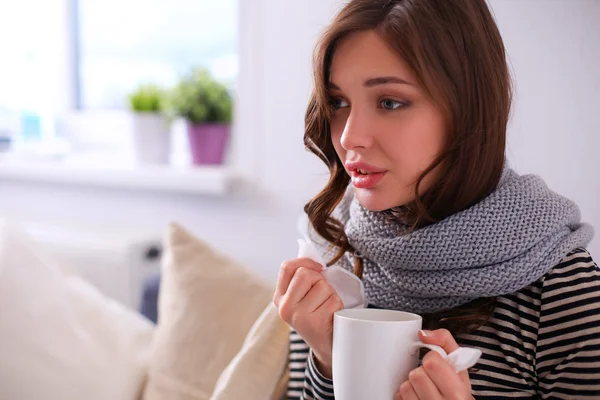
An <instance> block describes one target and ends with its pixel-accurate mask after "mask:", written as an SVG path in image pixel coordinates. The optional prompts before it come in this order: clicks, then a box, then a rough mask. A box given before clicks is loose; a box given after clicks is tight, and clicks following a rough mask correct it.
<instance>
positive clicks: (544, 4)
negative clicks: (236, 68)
mask: <svg viewBox="0 0 600 400" xmlns="http://www.w3.org/2000/svg"><path fill="white" fill-rule="evenodd" d="M248 3H252V4H251V5H250V4H248ZM338 4H340V1H337V0H304V1H288V0H286V1H281V0H252V1H251V2H250V1H249V0H247V4H246V5H245V6H244V12H243V15H245V17H243V18H242V44H243V46H242V48H241V52H242V69H243V71H242V76H241V78H240V91H241V94H240V102H239V107H238V112H239V115H238V117H239V119H238V122H237V141H236V143H235V160H236V163H237V165H238V166H239V167H240V168H241V169H242V170H243V171H245V173H246V174H247V176H248V177H249V180H248V181H247V183H246V184H245V185H244V186H243V187H241V188H239V190H237V191H236V193H235V194H233V195H232V196H230V197H227V198H224V199H222V198H210V197H191V196H168V195H153V194H148V193H144V192H121V191H109V190H96V189H84V188H74V187H57V186H51V185H29V184H10V183H5V182H2V183H1V184H0V210H2V211H3V212H4V213H7V214H14V215H30V216H33V217H35V218H43V219H57V220H58V219H68V220H79V221H84V222H85V221H87V222H89V223H92V224H99V225H107V224H109V225H114V226H120V225H124V226H126V227H127V229H133V228H136V229H144V230H148V229H150V230H161V229H163V228H164V226H165V224H167V223H168V221H171V220H177V221H179V222H180V223H182V224H184V225H185V226H188V227H189V228H190V229H191V230H192V231H194V232H195V233H197V234H198V235H199V236H201V237H203V238H205V239H207V240H209V241H210V242H212V243H214V244H215V245H216V246H217V247H219V248H220V249H222V250H224V251H226V252H228V253H230V254H232V255H233V256H234V257H236V258H238V259H240V260H243V261H245V262H246V263H247V264H248V265H249V266H251V267H252V268H255V269H256V270H258V271H260V272H261V273H262V274H263V275H264V276H266V277H268V278H270V279H274V278H275V276H276V274H277V269H278V267H279V264H280V263H281V261H282V260H284V259H286V258H290V257H294V256H295V253H296V243H295V239H296V237H297V234H296V227H295V225H296V218H297V216H298V214H299V213H300V211H301V208H302V206H303V204H304V203H305V202H306V201H307V200H308V199H309V198H310V197H311V196H312V195H313V194H314V193H315V192H316V191H317V190H318V189H319V188H320V187H321V186H322V185H323V184H324V182H325V180H326V175H325V169H324V167H323V166H321V165H320V162H319V161H318V160H317V159H316V157H314V156H312V155H310V154H308V153H307V152H305V151H304V148H303V143H302V135H303V118H304V108H305V105H306V102H307V99H308V95H309V92H310V84H311V77H310V65H311V60H310V57H311V54H312V46H313V42H314V40H315V38H316V36H317V35H318V33H319V32H320V31H321V29H322V28H323V26H324V25H325V24H326V22H327V21H328V20H329V18H330V17H331V16H332V15H333V12H334V10H335V7H336V6H337V5H338ZM491 4H492V6H493V8H494V10H495V12H496V15H497V17H498V20H499V24H500V27H501V31H502V34H503V35H504V37H505V40H506V45H507V47H508V51H509V54H510V57H511V61H512V64H513V67H514V72H515V75H516V80H517V87H518V90H517V102H516V105H515V112H514V118H513V121H512V124H511V127H510V135H509V138H510V140H509V148H510V158H511V160H512V161H513V164H514V165H515V166H516V168H517V170H518V171H519V172H535V173H539V174H541V175H542V176H543V177H544V178H546V179H547V180H548V182H549V184H550V185H551V187H553V188H554V189H555V190H557V191H558V192H561V193H563V194H566V195H567V196H569V197H571V198H573V199H575V200H576V201H577V202H578V203H579V204H580V205H581V207H582V210H583V215H584V219H585V220H587V221H590V222H591V223H593V224H594V225H595V226H596V227H598V229H600V209H599V207H598V204H599V203H600V201H599V200H600V180H599V179H598V178H597V176H596V175H597V173H598V172H600V168H599V167H598V161H597V159H596V154H595V153H596V152H595V150H596V149H598V148H600V113H598V112H595V111H596V110H597V109H599V108H600V98H599V97H598V96H597V95H596V93H598V92H599V91H600V69H598V67H597V66H598V65H599V63H600V46H598V43H600V27H599V26H598V25H595V24H594V22H595V21H594V20H595V18H597V17H599V16H600V3H599V2H595V1H592V0H590V1H585V0H580V1H571V0H561V1H558V0H554V1H535V0H518V1H517V0H512V1H511V0H494V1H492V2H491ZM590 249H591V250H592V252H593V253H595V254H597V258H600V241H599V240H598V239H596V240H595V242H594V243H593V244H592V246H590Z"/></svg>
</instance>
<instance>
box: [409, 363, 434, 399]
mask: <svg viewBox="0 0 600 400" xmlns="http://www.w3.org/2000/svg"><path fill="white" fill-rule="evenodd" d="M408 381H409V382H410V384H411V386H412V388H413V390H414V391H415V393H416V394H417V396H418V397H419V398H420V399H427V400H441V399H442V394H441V393H440V391H439V390H438V388H437V386H436V384H435V383H434V382H433V380H431V377H430V376H429V375H428V374H427V372H425V369H424V368H423V367H419V368H417V369H414V370H412V371H410V374H408Z"/></svg>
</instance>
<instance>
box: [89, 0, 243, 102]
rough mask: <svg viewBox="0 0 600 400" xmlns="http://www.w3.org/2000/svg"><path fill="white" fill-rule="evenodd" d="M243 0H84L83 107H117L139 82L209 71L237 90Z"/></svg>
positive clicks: (169, 81)
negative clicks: (197, 68)
mask: <svg viewBox="0 0 600 400" xmlns="http://www.w3.org/2000/svg"><path fill="white" fill-rule="evenodd" d="M237 3H238V1H237V0H102V1H97V0H78V3H77V9H78V11H77V15H78V24H77V26H78V31H79V33H78V49H79V54H78V57H77V58H78V65H77V67H78V75H79V81H78V85H77V87H78V103H79V106H80V107H81V108H94V109H97V108H102V109H107V108H111V109H115V108H116V109H119V108H124V107H125V106H126V99H127V94H128V93H129V92H130V91H131V90H132V89H133V88H134V87H135V86H136V85H138V84H139V83H142V82H154V83H158V84H161V85H164V86H167V87H169V86H172V85H174V84H175V83H176V81H177V79H178V78H179V77H180V76H181V75H182V74H184V73H186V72H188V71H189V70H190V68H191V67H193V66H200V65H201V66H205V67H207V68H208V69H209V70H210V71H211V72H212V74H213V75H214V76H215V77H216V78H217V79H219V80H222V81H225V82H227V83H228V84H229V85H230V86H231V87H233V86H234V83H235V77H236V75H237V71H238V56H237V40H236V39H237V32H238V4H237Z"/></svg>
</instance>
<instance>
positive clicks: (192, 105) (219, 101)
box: [172, 68, 233, 165]
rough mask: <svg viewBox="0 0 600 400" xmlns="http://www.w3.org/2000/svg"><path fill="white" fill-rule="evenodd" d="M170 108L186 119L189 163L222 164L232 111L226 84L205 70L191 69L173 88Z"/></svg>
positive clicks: (231, 102)
mask: <svg viewBox="0 0 600 400" xmlns="http://www.w3.org/2000/svg"><path fill="white" fill-rule="evenodd" d="M172 107H173V111H174V112H175V113H176V114H177V115H178V116H180V117H183V118H184V119H185V120H186V125H187V133H188V138H189V143H190V151H191V154H192V161H193V163H194V164H196V165H199V164H201V165H206V164H223V160H224V158H225V151H226V148H227V144H228V141H229V135H230V131H231V120H232V114H233V101H232V98H231V95H230V94H229V91H228V90H227V87H226V86H225V85H224V84H222V83H220V82H217V81H216V80H214V79H213V78H212V76H211V75H210V73H209V72H208V71H207V70H206V69H204V68H197V69H194V70H192V71H191V73H189V74H188V75H186V76H184V77H183V79H182V80H181V81H180V83H179V84H178V85H177V86H176V87H175V89H174V90H173V94H172Z"/></svg>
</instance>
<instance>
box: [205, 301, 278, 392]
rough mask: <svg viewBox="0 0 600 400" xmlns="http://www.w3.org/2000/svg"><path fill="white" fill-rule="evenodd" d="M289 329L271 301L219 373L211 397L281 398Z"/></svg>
mask: <svg viewBox="0 0 600 400" xmlns="http://www.w3.org/2000/svg"><path fill="white" fill-rule="evenodd" d="M289 336H290V328H289V327H288V325H287V324H286V323H285V322H283V321H282V320H281V318H280V317H279V314H278V312H277V308H275V306H274V305H273V304H272V303H271V304H269V305H268V306H267V308H266V309H265V311H264V312H263V313H262V315H261V316H260V317H259V319H258V320H257V321H256V323H255V324H254V326H253V327H252V329H251V330H250V333H249V334H248V337H246V341H245V342H244V346H243V347H242V349H241V350H240V352H239V353H238V354H237V356H235V358H234V359H233V360H232V361H231V363H229V365H228V366H227V368H226V369H225V371H223V373H222V374H221V377H220V378H219V381H218V382H217V386H216V388H215V392H214V393H213V395H212V397H211V400H239V399H245V400H267V399H273V400H279V399H282V398H284V397H285V390H286V386H287V381H288V374H287V361H288V348H289Z"/></svg>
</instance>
